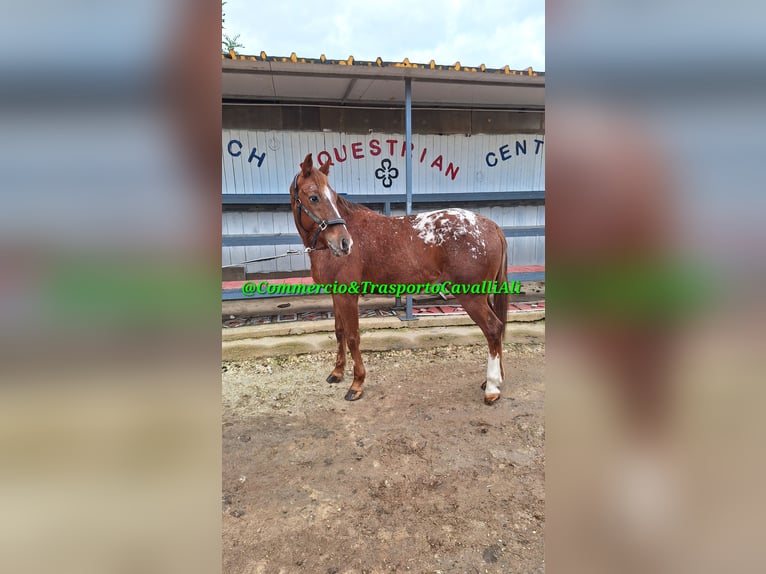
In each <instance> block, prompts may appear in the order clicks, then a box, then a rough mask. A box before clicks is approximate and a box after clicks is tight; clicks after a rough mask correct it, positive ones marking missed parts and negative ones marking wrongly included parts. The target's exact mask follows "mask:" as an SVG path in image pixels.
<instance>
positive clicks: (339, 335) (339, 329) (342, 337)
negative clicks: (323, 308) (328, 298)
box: [327, 295, 346, 383]
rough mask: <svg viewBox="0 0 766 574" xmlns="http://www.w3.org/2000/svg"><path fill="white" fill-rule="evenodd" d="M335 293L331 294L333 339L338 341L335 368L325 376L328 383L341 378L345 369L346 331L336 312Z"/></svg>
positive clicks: (338, 380)
mask: <svg viewBox="0 0 766 574" xmlns="http://www.w3.org/2000/svg"><path fill="white" fill-rule="evenodd" d="M336 297H337V295H333V301H332V302H333V311H334V313H335V339H336V340H337V341H338V354H337V356H336V358H335V368H334V369H333V370H332V372H331V373H330V375H329V376H328V377H327V382H328V383H339V382H341V381H342V380H343V373H344V372H345V370H346V333H345V331H344V329H343V321H342V319H341V314H340V313H339V312H338V305H337V303H336V301H335V298H336Z"/></svg>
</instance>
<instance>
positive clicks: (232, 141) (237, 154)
mask: <svg viewBox="0 0 766 574" xmlns="http://www.w3.org/2000/svg"><path fill="white" fill-rule="evenodd" d="M232 144H237V145H238V146H239V151H237V153H234V152H233V151H231V145H232ZM227 148H228V149H229V153H230V154H231V155H232V156H234V157H237V156H240V155H242V142H241V141H239V140H230V141H229V145H228V146H227ZM495 163H497V162H495Z"/></svg>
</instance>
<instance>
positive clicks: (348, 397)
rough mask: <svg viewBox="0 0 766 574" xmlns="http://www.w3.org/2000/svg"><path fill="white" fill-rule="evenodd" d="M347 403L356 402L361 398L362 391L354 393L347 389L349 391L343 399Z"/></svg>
mask: <svg viewBox="0 0 766 574" xmlns="http://www.w3.org/2000/svg"><path fill="white" fill-rule="evenodd" d="M344 398H345V399H346V400H347V401H358V400H359V399H361V398H362V391H361V390H359V391H354V390H351V389H349V391H348V392H347V393H346V396H345V397H344Z"/></svg>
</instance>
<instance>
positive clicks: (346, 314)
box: [333, 295, 367, 401]
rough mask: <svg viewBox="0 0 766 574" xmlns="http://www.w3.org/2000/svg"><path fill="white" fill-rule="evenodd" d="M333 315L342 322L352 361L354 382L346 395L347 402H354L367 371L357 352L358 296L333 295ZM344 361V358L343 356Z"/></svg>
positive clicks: (359, 353) (360, 391)
mask: <svg viewBox="0 0 766 574" xmlns="http://www.w3.org/2000/svg"><path fill="white" fill-rule="evenodd" d="M333 301H334V303H335V315H336V317H337V316H340V317H341V320H342V321H343V329H344V335H345V338H346V344H347V345H348V350H349V351H351V358H352V359H353V360H354V382H353V383H351V387H350V388H349V389H348V392H347V393H346V396H345V399H346V400H347V401H355V400H357V399H360V398H362V385H364V378H365V376H366V375H367V371H366V370H365V368H364V362H363V361H362V353H361V351H360V350H359V304H358V303H359V296H358V295H335V296H333ZM344 359H345V356H344Z"/></svg>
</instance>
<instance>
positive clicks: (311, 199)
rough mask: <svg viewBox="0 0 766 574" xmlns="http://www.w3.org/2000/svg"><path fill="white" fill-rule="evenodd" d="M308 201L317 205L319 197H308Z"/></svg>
mask: <svg viewBox="0 0 766 574" xmlns="http://www.w3.org/2000/svg"><path fill="white" fill-rule="evenodd" d="M309 201H310V202H311V203H319V196H318V195H310V196H309Z"/></svg>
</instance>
